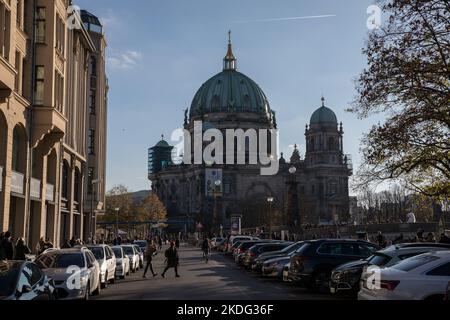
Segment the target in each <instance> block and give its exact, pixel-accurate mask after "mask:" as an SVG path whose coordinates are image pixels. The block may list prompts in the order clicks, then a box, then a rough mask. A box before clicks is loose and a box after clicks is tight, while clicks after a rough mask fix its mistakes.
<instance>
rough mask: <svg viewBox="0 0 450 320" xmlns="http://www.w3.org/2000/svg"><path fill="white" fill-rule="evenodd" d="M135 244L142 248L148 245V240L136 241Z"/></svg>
mask: <svg viewBox="0 0 450 320" xmlns="http://www.w3.org/2000/svg"><path fill="white" fill-rule="evenodd" d="M135 244H137V245H138V246H139V247H141V248H145V246H146V245H147V242H146V241H136V242H135Z"/></svg>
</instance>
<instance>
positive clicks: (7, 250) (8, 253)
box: [1, 231, 14, 260]
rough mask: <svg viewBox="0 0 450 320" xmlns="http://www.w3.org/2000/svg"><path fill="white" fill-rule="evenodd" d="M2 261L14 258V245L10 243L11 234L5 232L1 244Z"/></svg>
mask: <svg viewBox="0 0 450 320" xmlns="http://www.w3.org/2000/svg"><path fill="white" fill-rule="evenodd" d="M1 247H2V251H3V259H4V260H12V259H13V258H14V245H13V243H12V241H11V233H10V232H9V231H6V232H5V234H4V236H3V240H2V243H1Z"/></svg>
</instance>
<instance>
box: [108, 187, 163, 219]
mask: <svg viewBox="0 0 450 320" xmlns="http://www.w3.org/2000/svg"><path fill="white" fill-rule="evenodd" d="M116 209H119V211H118V212H117V211H116ZM117 214H118V215H119V217H118V220H119V221H120V222H127V223H128V222H131V221H134V222H136V221H137V222H145V221H165V220H166V218H167V211H166V208H165V206H164V204H163V203H162V202H161V201H160V200H159V198H158V196H157V195H156V194H154V193H153V192H150V194H149V195H148V196H147V197H146V198H144V199H143V200H142V201H139V202H134V200H133V197H132V192H131V191H130V190H129V189H128V188H127V187H125V186H123V185H117V186H114V187H113V188H112V189H111V190H109V191H108V193H107V194H106V214H105V215H104V216H103V217H100V221H102V222H111V223H114V222H115V221H116V218H117V216H116V215H117Z"/></svg>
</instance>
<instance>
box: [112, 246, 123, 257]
mask: <svg viewBox="0 0 450 320" xmlns="http://www.w3.org/2000/svg"><path fill="white" fill-rule="evenodd" d="M113 251H114V255H115V256H116V257H117V258H122V250H120V248H113Z"/></svg>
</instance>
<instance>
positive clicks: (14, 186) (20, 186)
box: [11, 171, 25, 195]
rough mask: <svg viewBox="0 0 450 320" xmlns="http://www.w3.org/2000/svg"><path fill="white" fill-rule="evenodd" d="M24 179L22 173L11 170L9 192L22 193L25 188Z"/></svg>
mask: <svg viewBox="0 0 450 320" xmlns="http://www.w3.org/2000/svg"><path fill="white" fill-rule="evenodd" d="M24 181H25V176H24V175H23V174H22V173H19V172H15V171H13V172H12V176H11V192H14V193H17V194H21V195H23V194H24V189H25V188H24Z"/></svg>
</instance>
